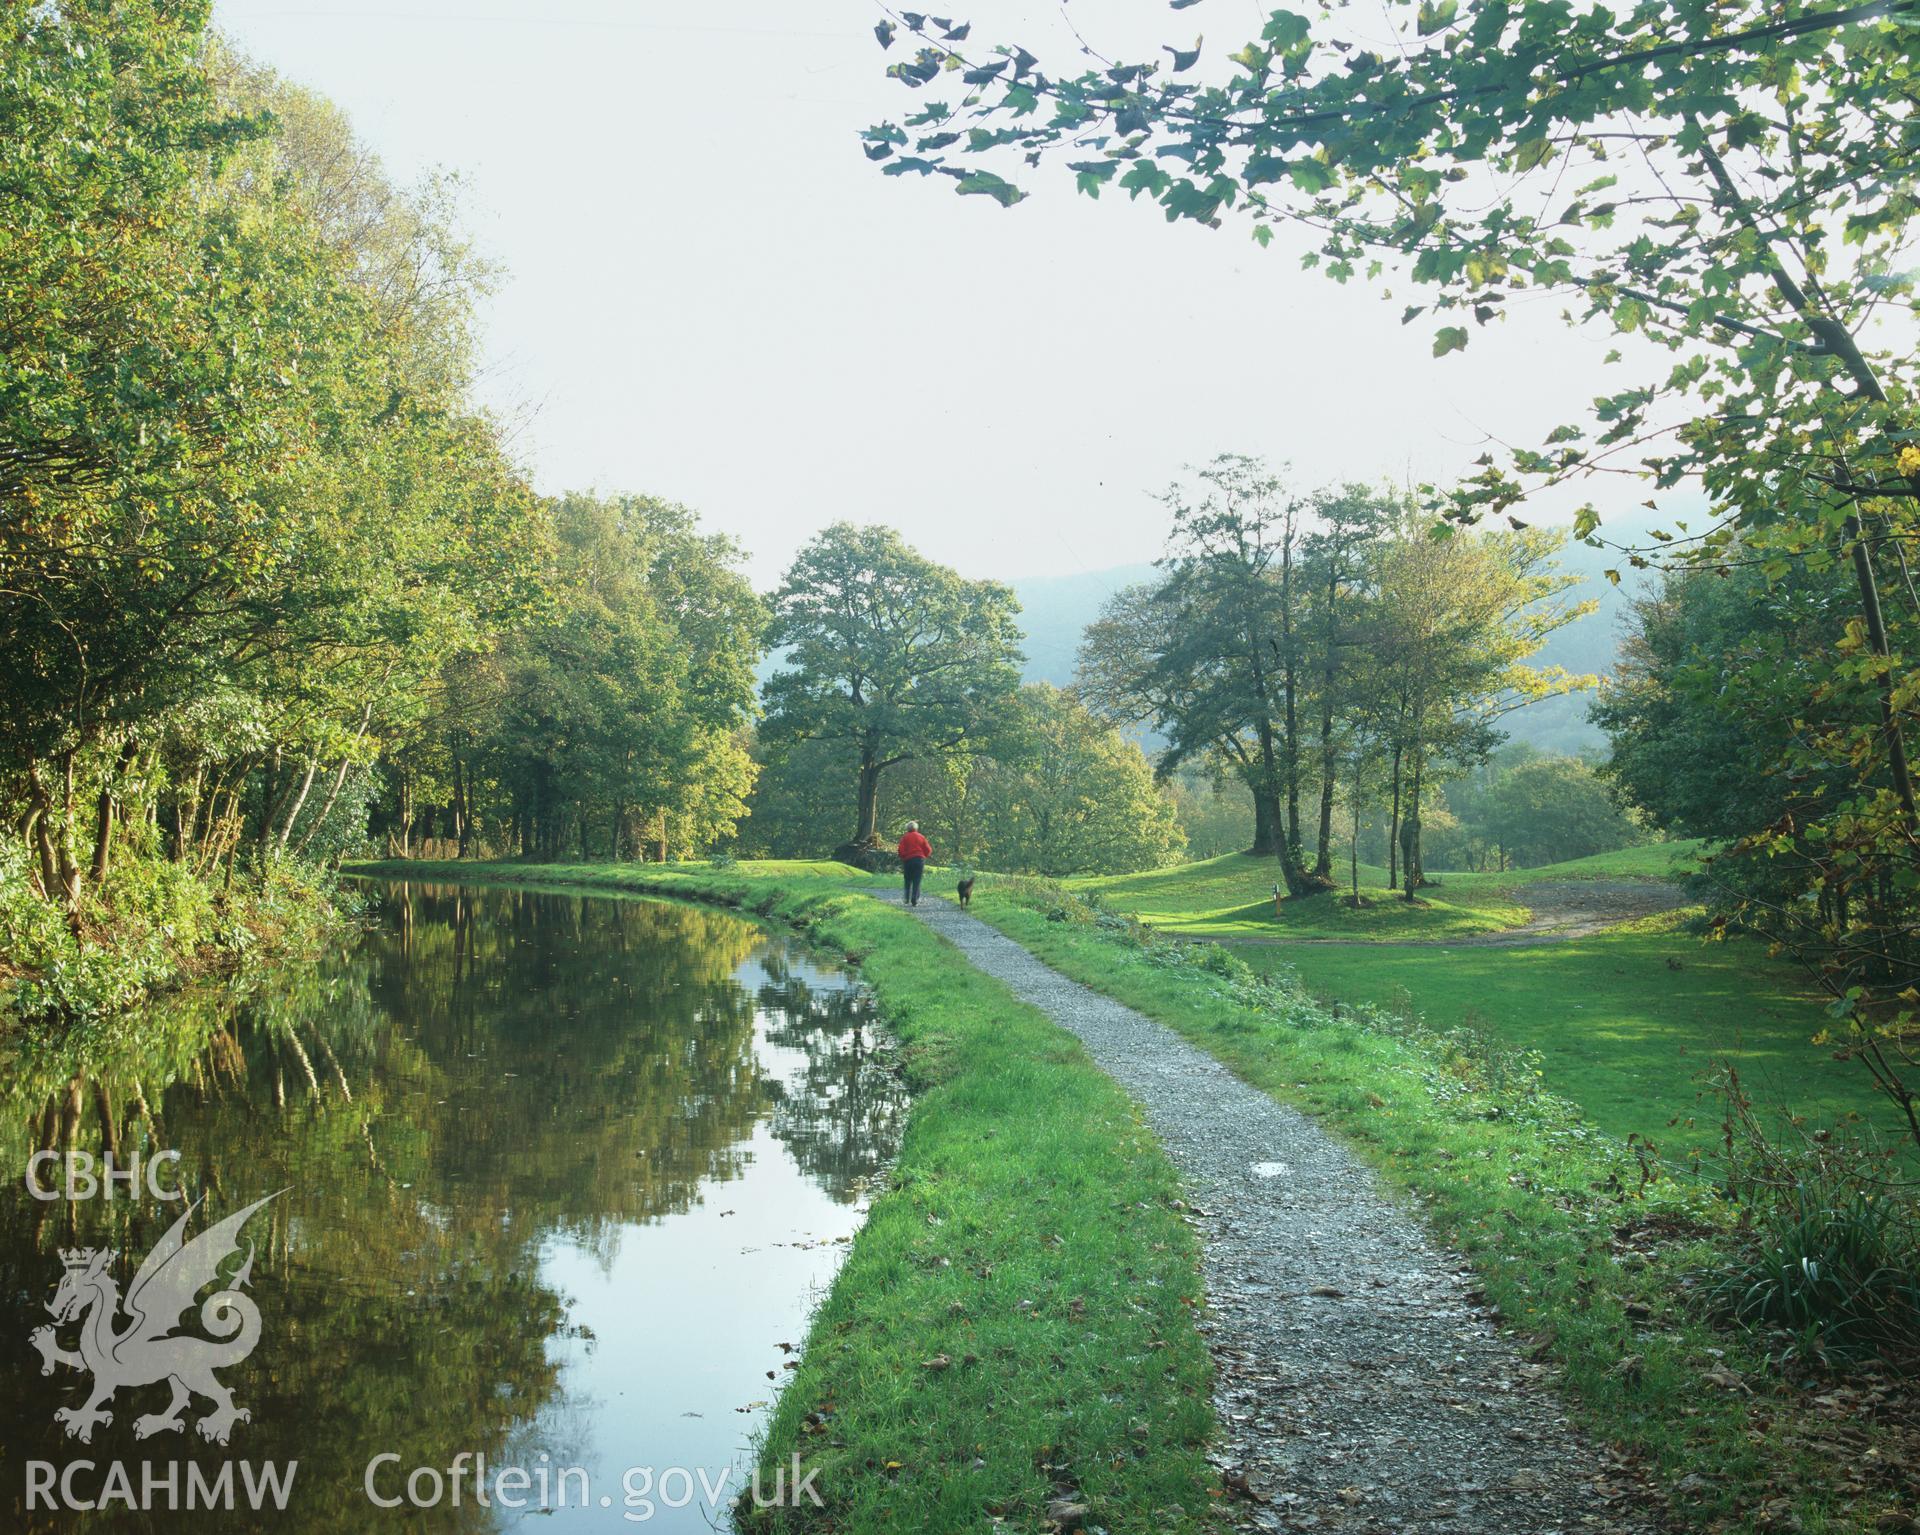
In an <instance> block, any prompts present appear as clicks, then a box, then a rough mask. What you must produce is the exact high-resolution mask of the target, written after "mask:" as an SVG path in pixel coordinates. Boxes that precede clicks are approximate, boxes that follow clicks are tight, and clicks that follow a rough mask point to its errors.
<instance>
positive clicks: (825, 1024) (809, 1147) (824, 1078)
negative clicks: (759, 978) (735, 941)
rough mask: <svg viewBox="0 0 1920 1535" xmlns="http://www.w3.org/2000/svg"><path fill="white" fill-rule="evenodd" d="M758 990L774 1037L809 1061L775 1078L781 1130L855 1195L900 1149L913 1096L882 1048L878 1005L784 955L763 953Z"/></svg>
mask: <svg viewBox="0 0 1920 1535" xmlns="http://www.w3.org/2000/svg"><path fill="white" fill-rule="evenodd" d="M761 964H762V966H763V967H764V968H765V970H766V972H767V980H766V982H765V983H764V984H763V985H762V986H761V987H760V988H759V992H758V998H759V1004H760V1009H761V1012H762V1015H763V1026H764V1027H765V1029H766V1033H767V1040H768V1042H769V1043H771V1044H774V1045H778V1046H780V1047H781V1048H783V1049H787V1050H794V1051H798V1052H800V1053H801V1054H802V1055H804V1057H805V1063H804V1065H803V1066H802V1067H801V1069H800V1070H799V1072H797V1073H796V1074H794V1075H793V1076H791V1077H789V1078H788V1079H786V1080H785V1081H779V1082H775V1083H773V1084H772V1092H773V1098H774V1111H773V1133H774V1134H775V1135H776V1136H778V1137H779V1138H780V1140H781V1141H782V1142H783V1143H784V1144H785V1146H786V1148H787V1151H788V1153H789V1154H790V1155H791V1156H792V1157H793V1159H794V1161H796V1162H797V1163H799V1164H800V1166H801V1167H802V1168H804V1169H805V1170H806V1171H807V1172H808V1173H809V1174H811V1175H812V1176H813V1177H814V1178H815V1179H816V1180H818V1182H819V1183H820V1185H821V1186H822V1187H823V1188H825V1189H826V1190H827V1191H828V1192H829V1193H830V1194H832V1195H833V1197H834V1198H835V1199H838V1200H842V1201H844V1200H848V1199H851V1198H853V1197H854V1196H855V1195H856V1194H857V1193H858V1192H859V1191H860V1188H861V1186H862V1185H863V1184H864V1182H865V1181H866V1180H867V1179H868V1178H871V1177H872V1176H873V1175H874V1174H875V1173H876V1172H878V1171H879V1170H880V1168H881V1167H882V1166H884V1165H885V1164H886V1162H887V1161H888V1160H889V1159H890V1158H891V1157H892V1155H893V1152H894V1148H895V1147H896V1146H897V1145H898V1144H899V1140H900V1122H901V1117H902V1114H903V1111H904V1108H905V1099H904V1095H903V1093H902V1091H901V1087H900V1083H899V1080H898V1078H897V1077H896V1076H895V1075H894V1073H893V1072H892V1071H891V1070H889V1069H888V1067H887V1064H886V1063H885V1061H884V1060H883V1059H881V1058H880V1057H879V1056H878V1055H877V1053H876V1050H875V1041H874V1026H875V1013H874V1007H873V1004H872V1002H871V1000H870V999H869V998H868V997H867V995H866V994H865V993H864V992H863V991H861V990H859V989H858V988H857V987H853V986H837V987H818V986H813V985H809V984H808V982H807V981H806V980H805V979H804V978H803V977H802V976H801V975H800V974H799V973H797V972H796V971H795V970H794V969H793V967H792V965H791V964H790V963H789V962H788V961H787V959H786V956H784V955H774V954H770V955H767V956H766V957H764V958H763V959H762V961H761Z"/></svg>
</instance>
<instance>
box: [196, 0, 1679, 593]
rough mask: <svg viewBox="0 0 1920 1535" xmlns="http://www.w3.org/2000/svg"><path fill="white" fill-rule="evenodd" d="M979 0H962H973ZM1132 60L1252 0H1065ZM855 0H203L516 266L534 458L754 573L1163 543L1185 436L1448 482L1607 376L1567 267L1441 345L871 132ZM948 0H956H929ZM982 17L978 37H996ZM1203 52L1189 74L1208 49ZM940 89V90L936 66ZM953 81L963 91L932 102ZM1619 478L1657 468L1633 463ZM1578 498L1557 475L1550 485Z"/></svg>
mask: <svg viewBox="0 0 1920 1535" xmlns="http://www.w3.org/2000/svg"><path fill="white" fill-rule="evenodd" d="M958 3H959V0H955V4H958ZM1071 9H1072V15H1073V19H1074V20H1075V21H1076V22H1077V23H1078V24H1079V26H1080V27H1081V29H1082V30H1083V31H1084V32H1086V33H1087V36H1088V40H1089V41H1090V42H1092V43H1093V44H1094V45H1095V46H1097V47H1100V48H1102V49H1103V51H1105V50H1109V49H1110V50H1114V51H1118V52H1120V53H1124V54H1127V55H1129V56H1133V57H1139V56H1142V55H1143V54H1145V53H1148V52H1151V51H1152V50H1153V49H1154V48H1155V47H1156V46H1157V45H1158V44H1159V43H1160V42H1162V41H1173V40H1178V41H1181V42H1182V43H1185V42H1187V41H1189V40H1190V39H1191V38H1192V36H1193V34H1195V33H1196V32H1204V33H1206V34H1207V54H1206V56H1207V57H1210V58H1214V59H1217V58H1218V57H1219V56H1220V55H1221V54H1222V53H1225V52H1231V51H1232V50H1233V49H1235V48H1237V47H1239V46H1240V44H1241V43H1243V42H1245V41H1246V40H1247V39H1248V38H1249V37H1251V36H1253V35H1254V34H1255V33H1256V32H1257V30H1258V26H1259V23H1260V18H1261V17H1262V15H1263V14H1264V10H1263V7H1261V6H1260V5H1259V4H1257V3H1254V0H1204V3H1202V4H1200V5H1196V6H1194V7H1192V8H1190V9H1186V10H1182V11H1179V12H1171V11H1169V10H1168V8H1167V6H1166V4H1165V0H1107V3H1105V4H1099V3H1093V0H1081V3H1080V4H1076V5H1074V6H1073V7H1072V8H1071ZM879 14H880V13H879V11H878V9H877V8H876V7H875V6H873V5H872V4H870V3H869V0H784V3H782V0H738V3H734V4H726V5H723V4H717V3H715V0H544V3H541V0H468V3H456V0H393V3H391V4H375V3H370V0H217V4H216V10H215V17H216V22H217V24H218V25H219V26H220V27H222V29H223V30H224V31H225V32H226V33H227V35H228V36H230V37H231V38H233V39H234V40H235V41H236V42H237V43H238V44H239V45H240V46H241V47H242V48H243V49H244V50H245V51H246V52H248V53H249V54H251V55H252V56H254V57H255V58H256V59H258V60H259V61H260V62H262V63H266V64H269V65H272V66H273V67H274V68H276V69H278V70H279V71H280V72H281V73H283V74H285V75H287V76H289V77H291V78H293V79H295V80H298V81H300V82H301V83H303V84H306V85H310V86H312V87H315V88H316V89H318V90H320V91H322V92H324V93H325V94H326V95H328V96H329V97H331V98H332V99H333V100H334V101H335V102H337V103H338V104H339V105H340V106H342V107H343V108H345V109H346V111H347V112H348V113H349V114H350V115H351V117H352V119H353V121H354V124H355V126H356V128H357V129H358V130H359V132H360V133H361V135H362V136H363V137H364V138H365V139H366V140H367V141H368V142H369V143H370V144H371V145H372V146H373V147H374V148H375V149H376V150H377V151H378V152H379V153H380V154H381V155H382V156H383V158H384V159H385V160H386V162H387V165H388V168H389V170H390V171H391V172H392V173H393V175H394V176H395V178H396V179H397V180H400V181H402V182H410V181H412V180H414V179H416V178H418V177H420V176H422V175H424V174H426V173H428V172H430V171H434V170H445V171H451V172H455V173H457V174H458V175H459V176H460V177H461V178H462V180H463V181H464V183H465V185H466V188H467V196H466V207H467V222H468V225H469V227H470V229H471V230H472V232H473V233H474V235H475V236H476V237H477V239H478V241H479V244H480V246H481V247H482V249H483V250H484V252H485V253H486V254H487V255H488V256H489V257H490V258H491V259H492V260H493V261H494V262H495V263H497V264H498V265H499V266H500V267H501V268H502V269H503V278H502V282H501V285H500V288H499V290H498V292H497V293H496V295H495V296H494V297H493V298H492V299H491V300H490V302H489V303H488V306H487V308H486V311H485V313H484V315H483V317H482V318H483V325H484V333H485V336H486V356H487V368H486V374H485V377H484V380H483V383H482V390H483V396H484V398H485V400H486V402H487V403H489V404H491V405H493V406H495V407H496V408H498V409H499V410H500V411H501V412H502V413H503V414H504V415H506V416H508V417H510V418H511V419H513V420H515V421H517V422H521V423H523V425H522V428H521V429H520V431H519V432H518V434H517V436H516V451H517V453H518V455H519V456H520V458H521V460H522V461H523V462H524V464H525V466H526V468H527V469H528V470H529V472H530V473H531V474H532V476H533V478H534V481H535V483H536V484H537V485H538V486H539V488H540V489H542V490H545V491H560V490H565V489H572V488H588V487H596V488H598V489H601V490H605V491H636V492H645V493H649V494H653V495H659V496H664V497H669V498H671V499H674V500H679V501H684V502H686V503H687V504H689V505H690V506H693V507H694V508H696V509H697V510H698V511H699V512H700V513H701V514H702V517H703V519H704V520H705V522H706V523H707V524H708V525H709V526H711V527H714V528H717V529H721V530H724V531H726V532H728V533H731V534H733V535H734V536H735V537H737V538H739V539H740V540H741V541H742V542H743V543H744V544H745V545H746V546H747V547H748V549H749V550H751V551H752V555H753V558H752V562H751V571H752V574H753V575H754V577H755V579H756V580H757V581H758V582H760V583H761V584H762V585H770V584H771V583H772V582H774V581H775V580H776V579H777V578H778V575H779V572H780V570H781V569H782V567H783V566H784V564H785V562H786V561H787V559H788V558H789V557H790V556H791V555H792V553H793V551H794V550H795V549H796V548H797V547H798V546H799V544H800V543H801V542H803V541H804V540H805V539H806V537H807V536H808V535H810V534H811V533H812V532H813V531H814V530H816V529H818V528H819V527H821V526H823V525H825V524H826V523H829V522H832V521H835V520H838V519H841V518H848V519H851V520H853V521H856V522H885V523H890V524H892V525H894V526H896V527H898V528H899V529H900V530H901V531H902V532H903V533H904V534H905V535H906V536H907V538H908V539H909V540H910V541H911V542H913V543H914V544H915V545H917V546H918V547H919V548H920V549H921V550H922V551H923V552H924V553H926V554H928V555H930V556H932V557H934V558H936V559H939V560H943V561H946V562H948V563H950V564H952V565H955V566H957V567H958V568H959V569H960V570H961V571H963V572H964V573H966V574H968V575H971V576H993V577H997V578H1000V579H1016V578H1019V577H1027V576H1040V575H1070V574H1075V573H1079V572H1083V571H1091V570H1101V569H1105V568H1107V567H1109V566H1113V565H1118V564H1122V563H1127V562H1133V561H1140V560H1147V559H1151V558H1153V557H1154V556H1155V555H1156V554H1157V553H1158V552H1159V549H1160V543H1161V535H1162V531H1163V527H1164V521H1165V518H1164V513H1163V511H1162V509H1161V508H1160V507H1159V505H1158V504H1157V503H1156V502H1155V501H1154V499H1153V493H1154V492H1155V491H1157V490H1159V489H1160V488H1161V487H1163V486H1164V485H1165V484H1166V483H1167V482H1168V480H1169V479H1171V478H1172V477H1173V476H1174V475H1175V474H1176V473H1177V472H1178V471H1179V469H1180V466H1181V465H1182V464H1184V463H1190V462H1197V461H1201V460H1204V459H1206V458H1209V457H1211V456H1212V455H1213V454H1215V453H1218V452H1222V451H1239V452H1249V453H1258V454H1263V455H1265V456H1267V457H1268V458H1270V459H1271V460H1273V461H1274V462H1276V463H1280V462H1287V463H1290V464H1291V465H1292V467H1293V472H1294V478H1295V480H1296V481H1297V482H1298V483H1300V484H1302V485H1312V484H1317V483H1320V482H1322V481H1325V480H1331V479H1336V478H1341V479H1346V478H1358V479H1378V478H1381V477H1387V478H1391V479H1393V480H1396V481H1400V480H1404V479H1407V478H1408V477H1412V478H1414V479H1430V478H1437V479H1443V480H1444V479H1451V478H1453V477H1455V476H1457V475H1459V474H1460V473H1462V472H1464V471H1465V470H1467V468H1468V466H1469V465H1470V463H1471V461H1472V460H1473V459H1474V458H1475V457H1477V456H1478V455H1479V454H1480V453H1481V452H1482V451H1483V449H1484V448H1485V446H1486V440H1487V437H1488V435H1489V434H1492V435H1494V436H1497V437H1500V438H1503V439H1505V440H1507V441H1510V442H1516V443H1523V444H1527V445H1532V444H1535V443H1537V442H1538V440H1539V438H1540V437H1541V436H1542V435H1543V434H1544V432H1545V431H1546V430H1548V429H1549V428H1551V427H1552V426H1553V425H1554V424H1556V423H1557V422H1559V421H1562V420H1566V419H1572V418H1576V417H1577V416H1578V415H1579V414H1580V411H1581V407H1582V406H1583V405H1584V404H1585V403H1586V402H1587V401H1588V400H1589V399H1591V397H1592V396H1594V395H1595V394H1598V393H1600V392H1602V386H1603V385H1608V386H1611V387H1619V385H1620V384H1622V383H1625V382H1626V381H1627V378H1628V375H1626V374H1624V373H1623V372H1622V371H1621V370H1619V369H1610V370H1602V369H1601V368H1600V366H1599V362H1600V358H1601V356H1602V355H1603V353H1604V352H1605V351H1606V349H1607V346H1608V343H1607V342H1606V341H1605V340H1604V339H1603V338H1602V337H1600V336H1598V335H1596V334H1593V333H1591V332H1588V333H1585V334H1581V333H1576V332H1574V331H1571V330H1569V329H1567V328H1566V327H1565V326H1563V325H1562V324H1561V323H1560V321H1559V319H1558V315H1559V311H1560V308H1561V300H1560V299H1558V298H1556V297H1549V296H1544V295H1543V296H1542V297H1540V298H1538V299H1535V300H1532V301H1530V302H1522V303H1516V304H1513V305H1510V306H1509V307H1510V308H1511V309H1512V310H1513V311H1514V313H1513V315H1512V317H1511V318H1509V319H1508V320H1507V321H1506V322H1505V323H1504V324H1501V325H1497V326H1493V327H1489V328H1487V329H1484V330H1477V331H1475V333H1474V337H1473V342H1472V344H1471V346H1470V347H1469V348H1468V349H1467V351H1466V352H1465V353H1458V354H1455V355H1453V356H1451V357H1448V358H1445V359H1442V360H1435V359H1434V358H1433V357H1432V356H1431V355H1430V351H1431V345H1432V323H1431V320H1430V319H1429V321H1428V322H1426V323H1422V322H1416V323H1415V324H1414V325H1413V326H1411V327H1408V328H1404V329H1403V328H1402V327H1401V325H1400V323H1399V316H1400V312H1401V310H1402V308H1403V307H1404V305H1405V304H1406V303H1407V302H1408V301H1409V299H1408V298H1407V297H1405V296H1404V295H1405V294H1406V293H1409V292H1411V289H1410V286H1409V285H1404V284H1403V285H1398V286H1397V287H1396V296H1395V297H1394V298H1393V299H1391V300H1389V299H1387V298H1386V297H1384V296H1383V293H1382V289H1381V287H1380V286H1379V285H1368V284H1365V283H1360V282H1356V283H1354V284H1352V285H1350V286H1348V287H1345V288H1342V287H1340V286H1338V285H1336V284H1334V283H1332V282H1330V281H1328V280H1327V279H1325V278H1324V277H1320V276H1318V275H1316V274H1313V273H1307V272H1303V271H1301V270H1300V269H1299V266H1298V262H1297V251H1296V252H1294V253H1291V254H1290V253H1289V252H1287V251H1286V250H1285V249H1284V248H1283V246H1284V242H1283V241H1281V240H1276V241H1275V242H1274V244H1273V246H1272V247H1271V248H1270V249H1267V250H1264V251H1263V250H1261V249H1260V248H1259V247H1258V246H1256V245H1255V244H1254V243H1253V241H1252V239H1251V238H1250V236H1249V233H1248V227H1247V226H1246V225H1245V224H1243V223H1237V222H1235V221H1233V220H1232V219H1229V221H1228V222H1227V224H1226V226H1225V227H1224V228H1222V229H1221V230H1218V231H1208V230H1204V229H1201V228H1199V227H1198V226H1196V225H1193V224H1191V223H1183V224H1180V225H1178V226H1169V225H1168V224H1166V223H1165V222H1164V220H1163V218H1162V216H1161V215H1160V214H1159V213H1158V212H1157V211H1155V210H1154V209H1152V208H1150V207H1148V206H1147V205H1145V204H1140V205H1130V204H1129V203H1128V202H1127V201H1126V199H1125V197H1124V195H1123V194H1120V193H1117V192H1113V191H1109V192H1108V193H1107V194H1106V195H1105V196H1103V197H1102V199H1101V200H1100V201H1099V202H1097V203H1096V202H1093V201H1091V200H1090V199H1088V198H1085V197H1082V196H1078V195H1077V194H1075V192H1074V190H1073V186H1072V180H1071V177H1070V176H1069V175H1068V174H1067V173H1066V172H1064V171H1063V170H1060V169H1059V168H1057V167H1052V166H1049V167H1046V168H1043V171H1042V172H1040V173H1036V174H1035V175H1033V176H1031V177H1029V178H1028V179H1027V180H1026V182H1025V183H1024V184H1025V185H1026V186H1027V188H1028V190H1029V191H1031V192H1032V193H1033V195H1032V196H1030V197H1029V198H1028V199H1027V200H1026V201H1025V202H1023V203H1021V204H1019V205H1018V206H1017V207H1015V208H1013V209H1011V210H1005V209H1001V208H999V207H997V206H995V205H994V204H993V203H992V202H991V201H989V200H988V199H986V198H980V197H967V198H961V197H957V196H955V195H954V194H953V191H952V189H951V183H950V182H948V181H947V180H946V179H945V178H939V177H935V178H929V179H926V180H922V179H920V178H917V177H907V178H891V177H885V176H882V175H881V174H880V171H879V167H878V166H875V165H872V164H869V163H868V161H867V160H866V159H865V157H864V156H863V155H862V154H861V151H860V147H859V143H858V134H859V132H860V131H861V130H862V129H863V128H865V127H866V126H868V125H869V124H870V123H872V122H874V121H876V120H878V119H880V118H882V117H888V116H891V117H895V118H898V117H902V116H905V115H907V114H908V113H910V112H912V111H914V110H916V109H917V106H918V104H919V93H915V92H910V91H908V90H907V88H906V87H904V86H902V85H901V84H899V83H897V82H895V81H891V80H888V79H886V78H884V76H883V74H882V70H883V68H884V66H885V64H886V63H887V62H889V58H890V57H898V56H900V54H901V51H902V45H901V44H900V43H896V44H895V48H894V52H893V54H892V55H891V56H889V55H883V54H882V53H881V51H880V49H879V46H878V45H877V43H876V42H875V40H874V36H873V32H872V27H873V23H874V22H875V20H876V19H878V16H879ZM943 14H944V13H943ZM954 14H955V15H956V16H965V17H969V18H971V19H972V21H973V22H974V30H973V40H974V42H975V43H982V42H984V43H987V44H991V43H992V42H994V41H1009V42H1020V43H1023V44H1024V45H1025V46H1027V47H1029V48H1030V49H1032V50H1033V52H1035V53H1036V54H1038V55H1040V56H1041V58H1042V59H1043V61H1045V62H1047V63H1049V64H1051V65H1053V66H1054V67H1055V68H1056V69H1062V68H1065V67H1066V66H1067V65H1069V64H1071V63H1072V62H1073V59H1074V53H1073V50H1074V44H1073V42H1072V38H1071V36H1070V35H1069V34H1068V33H1067V31H1066V24H1065V22H1064V21H1063V20H1062V8H1061V7H1060V6H1058V5H1036V4H1023V3H1019V0H980V3H978V4H974V5H971V6H969V7H963V8H961V9H959V10H956V11H955V12H954ZM983 51H984V49H983ZM1202 68H1203V69H1204V68H1205V64H1204V62H1203V65H1202ZM929 89H938V85H937V84H936V86H935V87H930V88H929ZM950 95H951V92H949V96H950ZM1594 494H1595V495H1596V499H1598V500H1599V502H1600V504H1601V505H1602V507H1603V509H1605V508H1606V507H1607V506H1609V505H1611V506H1614V507H1618V508H1622V509H1624V508H1627V507H1631V506H1632V505H1633V504H1634V503H1635V502H1637V501H1638V500H1639V499H1641V498H1642V497H1644V496H1645V494H1646V491H1645V490H1644V489H1640V488H1638V487H1636V486H1634V485H1632V484H1630V483H1625V482H1615V484H1614V485H1612V486H1610V487H1598V488H1596V490H1595V491H1594ZM1566 504H1570V503H1566Z"/></svg>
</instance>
